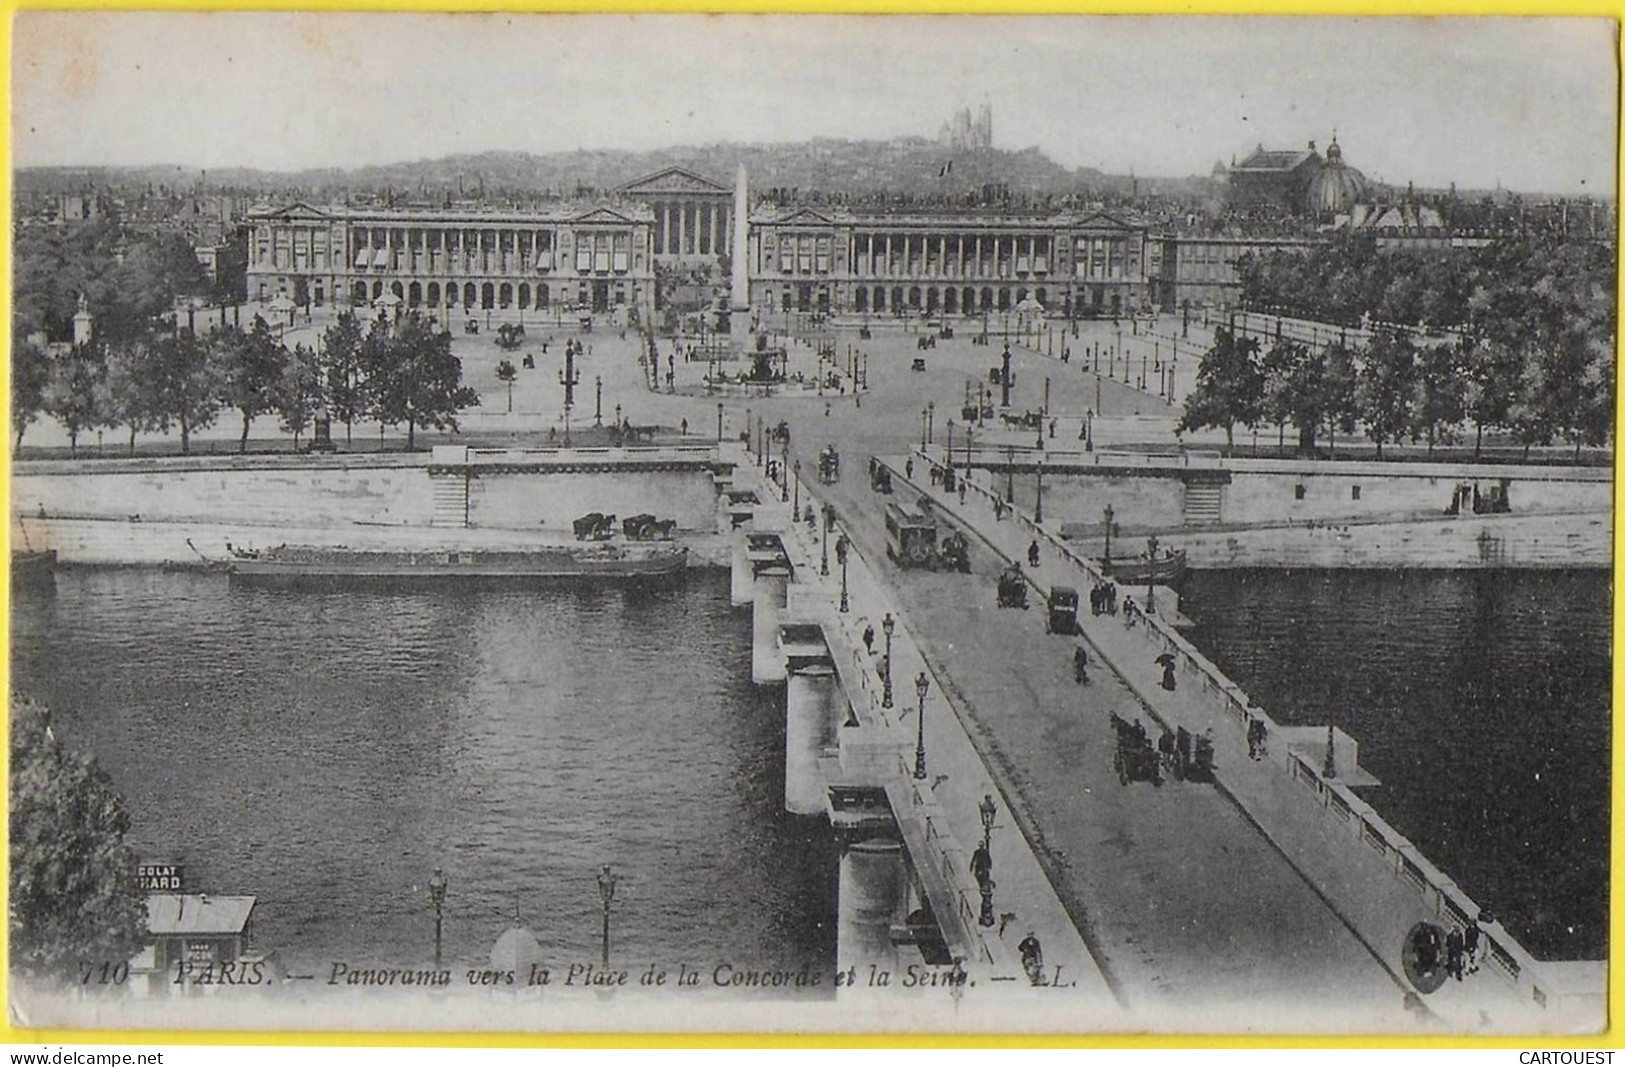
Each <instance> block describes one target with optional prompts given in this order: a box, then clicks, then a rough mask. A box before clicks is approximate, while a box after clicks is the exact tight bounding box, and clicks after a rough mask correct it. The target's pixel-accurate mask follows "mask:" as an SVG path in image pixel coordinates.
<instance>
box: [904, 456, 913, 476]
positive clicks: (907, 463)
mask: <svg viewBox="0 0 1625 1067" xmlns="http://www.w3.org/2000/svg"><path fill="white" fill-rule="evenodd" d="M903 477H905V478H912V477H914V457H913V456H910V457H908V458H907V459H905V460H904V461H903Z"/></svg>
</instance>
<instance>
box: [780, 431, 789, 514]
mask: <svg viewBox="0 0 1625 1067" xmlns="http://www.w3.org/2000/svg"><path fill="white" fill-rule="evenodd" d="M789 502H790V435H789V434H785V435H784V436H783V437H781V438H780V439H779V503H781V504H788V503H789Z"/></svg>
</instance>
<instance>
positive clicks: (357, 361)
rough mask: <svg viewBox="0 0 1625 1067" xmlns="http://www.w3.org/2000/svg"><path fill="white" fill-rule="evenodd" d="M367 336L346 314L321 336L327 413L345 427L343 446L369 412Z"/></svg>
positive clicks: (349, 315) (348, 314) (357, 321)
mask: <svg viewBox="0 0 1625 1067" xmlns="http://www.w3.org/2000/svg"><path fill="white" fill-rule="evenodd" d="M365 340H366V334H364V333H363V332H362V330H361V320H360V319H358V318H356V315H355V312H353V311H344V312H341V313H340V314H339V317H338V321H336V322H334V323H333V325H331V326H329V327H328V328H327V329H326V330H324V331H323V332H322V344H321V350H322V358H323V363H324V365H325V366H326V369H327V373H326V377H327V409H328V411H329V412H330V413H331V414H332V416H333V417H334V418H335V419H338V420H339V421H340V422H342V423H344V443H345V444H346V445H348V444H351V443H352V436H351V431H352V428H353V426H354V424H355V421H356V420H357V419H359V418H361V417H362V415H363V414H365V412H366V405H367V398H366V395H365V391H364V389H363V388H362V385H363V383H362V377H361V346H362V343H363V342H364V341H365Z"/></svg>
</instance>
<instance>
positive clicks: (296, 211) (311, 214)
mask: <svg viewBox="0 0 1625 1067" xmlns="http://www.w3.org/2000/svg"><path fill="white" fill-rule="evenodd" d="M263 217H265V218H268V219H283V220H294V219H331V218H332V217H333V216H332V214H331V213H330V212H327V211H323V210H322V209H321V208H319V207H312V206H311V205H309V204H307V203H305V202H304V201H302V200H296V201H294V202H293V203H291V204H286V205H284V206H282V207H279V208H273V209H272V210H270V211H267V212H264V214H263Z"/></svg>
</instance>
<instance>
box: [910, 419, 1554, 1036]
mask: <svg viewBox="0 0 1625 1067" xmlns="http://www.w3.org/2000/svg"><path fill="white" fill-rule="evenodd" d="M915 455H916V456H917V457H918V458H920V459H923V460H924V462H925V463H927V464H929V465H931V466H933V467H935V468H937V469H938V470H940V469H941V468H942V466H943V464H942V463H941V462H939V461H938V460H937V459H936V458H934V457H932V456H930V455H928V454H927V453H926V452H924V451H922V450H918V449H916V450H915ZM966 484H967V485H968V487H969V488H968V492H970V493H974V494H976V495H978V496H979V497H981V498H983V499H986V500H988V501H990V502H991V501H993V500H995V499H997V500H999V504H1000V509H1001V510H1002V511H1003V513H1004V514H1005V515H1006V518H1005V520H1004V521H1006V522H1011V523H1013V524H1014V525H1015V526H1017V527H1019V528H1020V529H1021V530H1022V531H1023V534H1022V536H1023V538H1026V537H1028V536H1030V537H1031V538H1033V539H1035V540H1039V541H1041V542H1044V543H1047V544H1048V546H1049V548H1050V551H1052V552H1054V553H1055V554H1056V555H1058V556H1059V557H1061V558H1063V559H1065V560H1067V561H1068V562H1069V563H1070V564H1072V565H1073V566H1075V567H1076V568H1077V569H1078V570H1079V571H1081V572H1082V574H1083V575H1084V579H1085V580H1086V581H1089V582H1091V583H1093V582H1101V581H1104V582H1111V581H1112V579H1110V578H1109V577H1107V576H1106V575H1104V574H1103V573H1102V571H1101V569H1100V567H1099V566H1098V565H1097V564H1096V563H1095V562H1094V561H1093V560H1090V559H1088V558H1086V557H1084V556H1082V555H1081V554H1079V553H1078V552H1077V551H1075V550H1074V549H1073V548H1072V547H1071V545H1069V544H1068V543H1067V542H1066V541H1064V540H1062V539H1061V538H1060V537H1059V536H1058V535H1057V534H1056V532H1055V531H1053V530H1051V529H1049V528H1047V527H1045V526H1043V525H1042V524H1039V523H1036V522H1034V521H1033V520H1032V519H1031V518H1030V517H1029V516H1027V515H1025V514H1023V513H1021V512H1019V511H1015V510H1014V509H1012V508H1011V507H1010V506H1009V505H1008V504H1005V503H1004V502H1003V499H1002V497H1000V496H999V494H998V491H997V487H996V486H995V487H993V488H987V487H983V486H981V485H978V484H976V483H975V482H974V481H970V480H968V479H967V481H966ZM1023 576H1024V577H1025V578H1026V580H1027V582H1028V584H1029V585H1030V586H1031V587H1032V588H1033V589H1034V590H1035V591H1036V592H1037V593H1038V595H1039V596H1041V597H1043V596H1046V595H1047V593H1048V591H1047V590H1046V589H1044V588H1043V587H1042V586H1041V585H1039V583H1038V582H1036V581H1035V580H1034V579H1033V578H1032V576H1031V575H1028V574H1025V573H1024V575H1023ZM1125 599H1126V598H1125ZM1125 611H1132V614H1129V615H1127V616H1126V617H1125V623H1126V624H1128V623H1132V624H1133V625H1132V628H1133V629H1134V630H1137V631H1138V633H1139V635H1140V637H1141V639H1142V640H1143V642H1144V643H1145V644H1147V645H1149V646H1150V650H1151V651H1154V652H1156V653H1157V654H1159V655H1160V654H1168V655H1172V656H1173V657H1174V661H1175V668H1176V670H1178V671H1180V672H1181V673H1182V674H1183V675H1184V676H1185V679H1186V685H1194V688H1195V692H1196V693H1197V694H1198V697H1197V699H1198V700H1199V701H1201V702H1202V703H1205V704H1206V705H1207V706H1208V708H1209V710H1210V712H1211V717H1212V721H1213V722H1215V723H1220V724H1223V725H1225V726H1226V727H1227V728H1228V729H1229V730H1230V731H1231V738H1230V742H1229V743H1230V744H1231V745H1239V746H1242V747H1243V751H1245V746H1246V745H1247V738H1248V731H1249V729H1250V727H1251V723H1252V722H1253V721H1255V720H1256V721H1259V722H1261V723H1262V724H1263V730H1264V734H1265V737H1266V738H1267V739H1279V738H1280V737H1281V736H1282V735H1281V734H1280V728H1279V726H1278V724H1277V723H1276V721H1275V720H1274V718H1272V717H1271V716H1270V715H1269V714H1268V713H1267V712H1265V711H1264V710H1263V709H1261V708H1259V707H1258V706H1257V705H1256V704H1255V703H1254V702H1253V701H1252V699H1251V697H1249V696H1248V695H1247V693H1246V692H1245V691H1244V690H1243V689H1242V688H1241V687H1240V686H1239V685H1237V684H1236V683H1235V682H1234V681H1232V680H1231V679H1230V678H1229V677H1227V676H1226V675H1225V674H1224V673H1223V672H1222V671H1221V670H1220V669H1219V668H1218V667H1217V666H1216V665H1214V664H1213V663H1212V662H1211V661H1210V660H1209V659H1208V658H1207V657H1206V656H1204V655H1203V654H1202V653H1201V652H1200V651H1199V650H1198V649H1197V648H1196V647H1195V646H1193V645H1192V644H1191V643H1190V642H1189V641H1188V640H1186V638H1185V636H1184V635H1183V634H1181V633H1179V632H1178V631H1177V630H1175V629H1174V627H1173V626H1172V625H1171V624H1170V623H1168V622H1167V621H1165V620H1164V619H1163V618H1162V617H1160V616H1158V615H1147V614H1146V613H1145V612H1144V611H1142V610H1138V609H1129V608H1127V607H1126V606H1125ZM1181 688H1185V686H1181ZM1263 758H1264V760H1265V761H1267V762H1269V763H1270V764H1272V765H1273V766H1274V767H1276V768H1277V769H1278V770H1279V771H1282V772H1285V773H1288V774H1290V775H1291V776H1292V778H1293V779H1295V780H1296V781H1298V782H1300V783H1302V785H1303V786H1305V787H1306V788H1307V789H1308V791H1309V793H1310V796H1311V798H1312V800H1313V801H1314V802H1315V803H1316V804H1317V805H1318V806H1319V807H1320V808H1321V809H1322V811H1323V816H1322V817H1323V818H1324V819H1325V820H1327V822H1328V823H1330V826H1329V827H1328V829H1329V830H1331V831H1332V832H1335V831H1336V830H1337V829H1341V830H1342V831H1343V832H1344V833H1347V834H1350V835H1352V836H1353V837H1355V838H1357V839H1358V840H1359V841H1361V842H1363V843H1364V844H1365V845H1366V846H1367V847H1368V848H1369V849H1370V850H1371V851H1372V852H1373V853H1375V854H1376V855H1377V856H1379V857H1381V858H1382V859H1383V860H1384V862H1385V863H1386V866H1387V868H1388V871H1389V874H1390V876H1391V877H1392V878H1393V879H1395V880H1396V881H1397V882H1399V883H1401V884H1403V885H1404V886H1405V887H1406V888H1407V889H1408V890H1409V891H1410V892H1411V893H1413V894H1414V895H1415V896H1416V897H1417V898H1418V899H1419V902H1420V903H1421V905H1422V908H1423V910H1425V911H1426V912H1427V913H1428V914H1430V915H1431V916H1433V917H1435V918H1437V919H1439V920H1440V921H1441V922H1443V923H1445V924H1447V925H1449V926H1453V927H1456V928H1457V929H1465V928H1466V926H1467V925H1468V924H1469V922H1472V921H1474V920H1476V919H1478V917H1479V916H1481V915H1483V914H1484V912H1483V909H1481V908H1480V907H1479V906H1478V905H1477V904H1476V903H1475V902H1474V901H1473V900H1472V899H1471V898H1470V897H1468V896H1467V895H1466V893H1465V892H1463V891H1462V889H1461V887H1460V886H1458V885H1457V884H1456V883H1455V882H1454V881H1452V880H1451V879H1450V878H1449V877H1448V876H1447V875H1445V873H1444V872H1443V871H1440V870H1439V869H1438V868H1437V867H1435V866H1434V865H1433V864H1432V863H1431V862H1429V861H1428V860H1427V858H1426V857H1424V856H1423V855H1422V854H1421V852H1420V851H1419V850H1418V849H1417V848H1416V846H1415V845H1414V844H1412V843H1411V842H1410V840H1409V839H1407V838H1406V837H1405V836H1404V835H1403V834H1401V833H1400V832H1399V831H1397V830H1395V829H1394V828H1393V827H1392V826H1390V825H1389V824H1388V822H1387V821H1386V820H1384V819H1383V818H1382V817H1381V816H1380V815H1379V814H1378V813H1377V811H1376V809H1375V808H1373V807H1372V806H1371V805H1370V804H1368V803H1366V802H1365V801H1364V800H1362V799H1361V798H1360V797H1358V796H1356V795H1355V794H1354V793H1353V792H1352V791H1351V790H1350V789H1349V787H1348V785H1347V784H1345V783H1344V782H1343V781H1341V780H1339V779H1336V778H1327V777H1326V776H1325V775H1324V774H1323V773H1322V770H1321V769H1320V768H1317V767H1315V766H1314V765H1313V763H1312V761H1310V760H1306V759H1305V758H1304V757H1303V756H1301V755H1299V754H1297V753H1294V752H1291V751H1289V750H1288V747H1287V745H1285V744H1279V743H1278V744H1268V743H1266V745H1265V748H1264V753H1263ZM1479 925H1480V928H1481V935H1480V936H1481V942H1482V944H1483V946H1484V947H1483V950H1482V952H1481V956H1482V958H1484V959H1485V960H1487V961H1488V962H1489V963H1490V964H1491V968H1490V970H1491V972H1492V973H1495V974H1498V975H1499V976H1501V977H1502V978H1504V979H1506V980H1507V981H1508V982H1510V983H1512V985H1513V986H1514V987H1515V988H1516V990H1517V993H1518V995H1519V996H1520V997H1522V998H1523V999H1524V1000H1525V1001H1526V1002H1527V1003H1528V1004H1530V1005H1532V1006H1534V1007H1536V1008H1539V1009H1543V1010H1544V1009H1545V1008H1547V1006H1548V1003H1549V1002H1550V1000H1551V994H1552V985H1551V983H1550V982H1549V981H1548V982H1545V983H1543V982H1542V981H1541V980H1540V978H1539V974H1538V972H1539V969H1540V961H1538V960H1536V959H1535V958H1534V957H1533V956H1532V955H1531V954H1530V953H1529V952H1528V950H1527V949H1525V948H1524V947H1523V946H1522V945H1520V944H1519V943H1518V942H1517V941H1516V940H1515V939H1514V938H1513V937H1512V936H1511V935H1510V934H1508V933H1507V932H1506V931H1505V930H1504V929H1503V928H1501V927H1500V925H1499V924H1497V923H1494V922H1483V921H1481V922H1480V923H1479Z"/></svg>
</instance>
